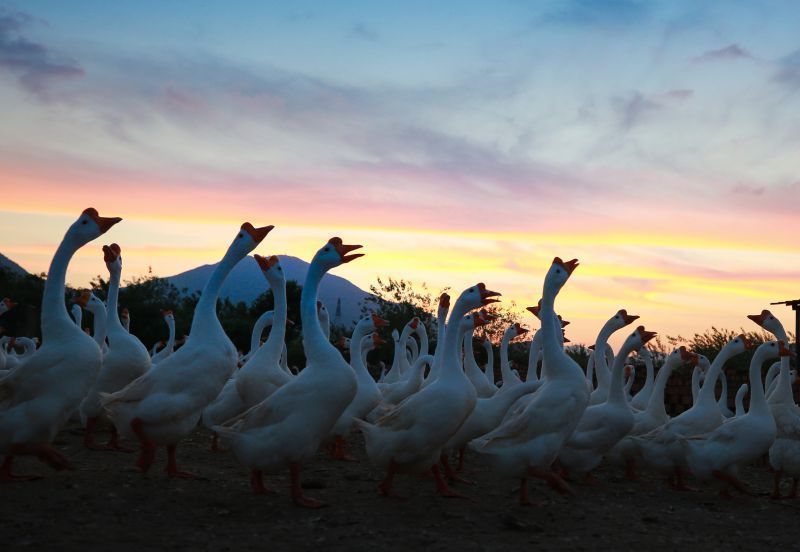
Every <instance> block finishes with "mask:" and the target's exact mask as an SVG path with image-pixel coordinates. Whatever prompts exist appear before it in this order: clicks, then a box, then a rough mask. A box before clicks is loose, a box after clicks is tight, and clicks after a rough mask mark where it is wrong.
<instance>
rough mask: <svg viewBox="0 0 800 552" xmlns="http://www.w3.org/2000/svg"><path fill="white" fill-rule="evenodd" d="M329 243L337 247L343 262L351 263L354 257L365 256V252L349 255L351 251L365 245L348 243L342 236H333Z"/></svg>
mask: <svg viewBox="0 0 800 552" xmlns="http://www.w3.org/2000/svg"><path fill="white" fill-rule="evenodd" d="M328 243H329V244H331V245H332V246H333V247H334V248H335V249H336V252H337V253H339V256H340V257H341V258H342V262H343V263H349V262H350V261H352V260H354V259H358V258H359V257H363V256H364V254H363V253H356V254H355V255H348V253H350V252H351V251H355V250H356V249H361V248H362V247H364V246H363V245H346V244H344V243H342V238H331V239H330V240H328Z"/></svg>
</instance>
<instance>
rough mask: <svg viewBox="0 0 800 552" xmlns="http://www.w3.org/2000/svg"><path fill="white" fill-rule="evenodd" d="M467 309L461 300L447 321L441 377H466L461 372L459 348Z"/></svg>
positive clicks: (440, 366) (440, 368) (440, 369)
mask: <svg viewBox="0 0 800 552" xmlns="http://www.w3.org/2000/svg"><path fill="white" fill-rule="evenodd" d="M467 310H468V309H467V307H466V306H465V305H464V301H462V300H461V298H459V300H458V301H456V304H455V305H453V309H452V310H451V311H450V317H449V318H448V319H447V321H448V322H447V330H446V331H445V336H444V351H443V355H444V356H443V357H442V361H441V363H440V365H439V374H438V376H439V377H442V376H449V377H452V376H457V375H460V376H461V377H466V376H464V372H463V371H462V370H461V359H460V358H459V355H458V350H459V346H460V345H461V336H462V333H461V331H460V330H461V320H462V319H463V318H464V315H466V314H467Z"/></svg>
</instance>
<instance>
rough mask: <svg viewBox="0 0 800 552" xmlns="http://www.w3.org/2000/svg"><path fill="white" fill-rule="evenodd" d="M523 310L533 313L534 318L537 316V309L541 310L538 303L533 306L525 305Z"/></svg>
mask: <svg viewBox="0 0 800 552" xmlns="http://www.w3.org/2000/svg"><path fill="white" fill-rule="evenodd" d="M525 310H527V311H528V312H529V313H531V314H532V315H534V316H535V317H536V318H539V311H541V310H542V307H541V306H540V305H536V306H535V307H526V308H525Z"/></svg>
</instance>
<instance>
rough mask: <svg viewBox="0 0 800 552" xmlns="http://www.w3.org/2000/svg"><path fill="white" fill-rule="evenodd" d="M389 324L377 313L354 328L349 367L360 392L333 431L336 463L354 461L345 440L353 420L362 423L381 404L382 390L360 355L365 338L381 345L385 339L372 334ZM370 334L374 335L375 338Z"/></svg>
mask: <svg viewBox="0 0 800 552" xmlns="http://www.w3.org/2000/svg"><path fill="white" fill-rule="evenodd" d="M388 325H389V323H388V322H387V321H386V320H384V319H383V318H381V317H380V316H378V315H376V314H372V315H368V316H365V317H363V318H362V319H361V320H359V321H358V324H356V327H355V328H354V329H353V335H352V337H351V338H350V366H352V368H353V371H354V372H355V374H356V384H357V386H358V390H357V391H356V396H355V397H353V400H352V401H351V402H350V404H349V405H348V407H347V408H346V409H345V411H344V412H342V415H341V416H339V419H338V420H337V421H336V423H335V424H334V426H333V430H332V431H331V435H330V438H331V439H332V440H333V448H332V451H331V455H332V456H333V457H334V458H336V459H337V460H352V459H353V458H352V457H350V456H348V454H347V451H346V448H345V447H346V446H347V442H346V437H347V435H348V434H349V433H350V430H351V429H352V427H353V423H354V420H355V419H362V420H363V419H364V418H365V417H366V415H367V414H369V413H370V412H371V411H372V409H374V408H375V407H376V406H377V405H378V403H379V402H380V401H381V398H382V395H381V391H380V389H378V386H377V385H376V384H375V380H374V379H372V375H370V373H369V372H368V371H367V367H366V365H365V364H364V358H363V357H362V354H361V347H362V343H363V340H364V339H365V338H366V337H369V339H370V341H371V342H372V343H373V345H374V346H375V347H377V346H379V345H380V344H381V343H382V342H383V340H382V339H381V338H380V336H378V334H372V332H374V331H375V330H377V329H378V328H384V327H386V326H388ZM367 334H372V336H368V335H367Z"/></svg>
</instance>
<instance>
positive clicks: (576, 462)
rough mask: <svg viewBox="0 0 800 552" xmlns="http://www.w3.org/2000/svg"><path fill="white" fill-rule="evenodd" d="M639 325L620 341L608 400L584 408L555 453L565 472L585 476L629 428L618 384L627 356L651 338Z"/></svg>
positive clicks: (628, 415)
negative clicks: (570, 434) (562, 446)
mask: <svg viewBox="0 0 800 552" xmlns="http://www.w3.org/2000/svg"><path fill="white" fill-rule="evenodd" d="M655 335H656V334H655V332H648V331H646V330H645V329H644V326H639V327H638V328H636V330H634V332H633V333H632V334H631V335H630V336H628V338H627V339H626V340H625V342H624V343H623V345H622V347H621V348H620V350H619V352H618V353H617V356H616V358H615V359H614V366H613V368H612V370H611V383H610V386H609V388H608V399H607V400H606V401H605V402H603V403H600V404H596V405H592V406H590V407H588V408H587V409H586V410H585V411H584V413H583V417H581V420H580V422H579V423H578V425H577V427H576V428H575V431H574V432H573V433H572V436H570V438H569V439H568V440H567V442H566V444H565V445H564V448H562V449H561V452H560V454H559V455H558V462H559V464H560V465H561V467H562V468H563V469H565V470H566V471H567V472H568V473H577V474H582V475H586V476H587V478H590V479H591V471H592V470H594V469H595V468H597V466H599V465H600V462H602V460H603V455H605V453H606V452H608V451H609V450H610V449H611V448H612V447H613V446H614V445H616V444H617V443H618V442H619V441H620V439H622V438H623V437H625V436H626V435H627V434H628V433H629V432H630V430H631V429H632V428H633V422H634V418H633V413H632V412H631V409H630V406H628V401H627V400H626V398H625V391H624V390H623V387H622V370H623V367H624V366H625V361H626V360H627V358H628V355H629V354H630V353H631V352H633V351H635V350H638V349H639V348H641V347H642V346H644V344H645V343H647V342H648V341H650V340H651V339H652V338H654V337H655Z"/></svg>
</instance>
